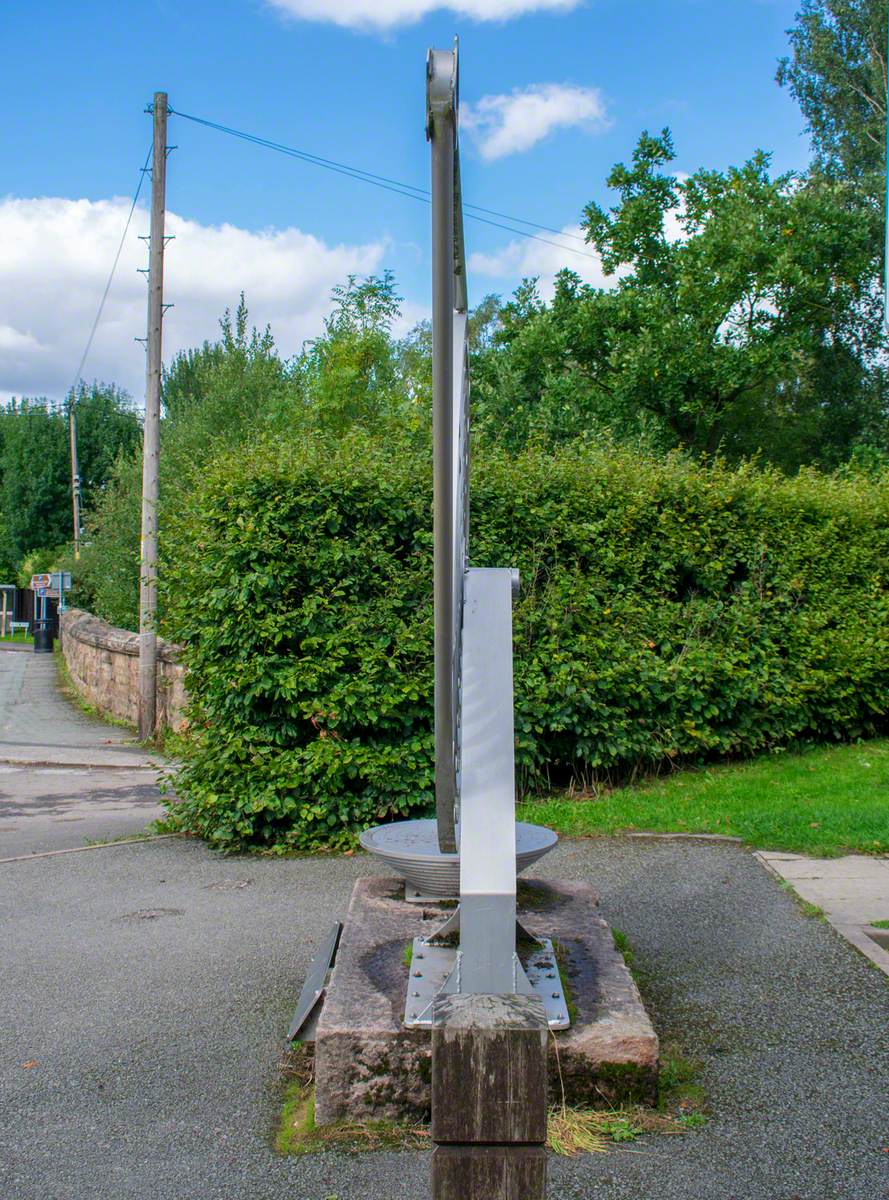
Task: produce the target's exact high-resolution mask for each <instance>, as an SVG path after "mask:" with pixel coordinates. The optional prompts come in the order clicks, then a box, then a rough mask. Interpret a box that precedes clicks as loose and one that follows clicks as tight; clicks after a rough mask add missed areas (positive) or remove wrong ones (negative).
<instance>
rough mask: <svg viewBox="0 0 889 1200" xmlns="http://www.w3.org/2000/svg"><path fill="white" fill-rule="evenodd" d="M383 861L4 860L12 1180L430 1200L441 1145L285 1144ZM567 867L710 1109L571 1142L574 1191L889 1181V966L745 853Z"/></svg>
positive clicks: (30, 1186)
mask: <svg viewBox="0 0 889 1200" xmlns="http://www.w3.org/2000/svg"><path fill="white" fill-rule="evenodd" d="M0 665H2V664H0ZM40 669H42V668H40ZM44 683H45V684H47V686H48V677H47V678H46V679H45V680H44ZM78 720H79V714H78ZM6 729H7V726H0V733H2V735H3V736H5V733H6ZM92 729H93V734H94V736H98V733H99V731H102V732H107V731H106V730H104V727H103V726H97V725H92ZM87 740H88V739H87ZM115 744H117V743H115ZM82 748H83V747H82V746H81V749H82ZM111 774H113V772H111ZM68 777H69V778H71V779H73V778H74V776H73V775H71V774H70V773H69V774H68ZM2 778H5V779H6V780H7V782H6V783H5V785H4V786H5V788H6V789H7V799H8V798H9V789H10V786H11V785H10V782H9V778H10V777H8V776H7V777H2ZM87 782H89V780H87ZM14 798H15V797H14V795H13V800H14ZM146 798H147V797H146ZM155 799H156V797H155ZM69 800H70V801H71V802H72V803H77V804H83V805H85V806H87V807H89V804H90V799H89V789H87V790H86V791H84V792H83V793H82V794H78V795H75V794H74V793H73V792H72V795H71V796H70V797H69ZM105 803H106V802H105V801H104V800H103V799H101V798H99V799H98V800H96V801H95V804H96V805H97V806H98V807H99V808H100V809H101V808H103V806H104V805H105ZM21 807H22V808H23V809H24V810H25V811H24V812H23V814H22V815H21V816H20V817H19V818H16V819H17V820H18V821H19V824H20V826H22V827H23V836H24V837H25V839H26V841H27V837H28V835H27V829H28V828H29V827H30V825H31V824H32V823H35V822H36V823H37V824H38V825H39V824H40V822H41V821H43V820H44V819H45V812H44V811H43V809H42V807H41V806H37V807H35V808H33V809H28V808H27V806H25V805H22V806H21ZM71 828H72V826H68V825H65V824H55V825H53V824H50V825H49V826H48V829H49V830H50V831H51V833H52V835H53V836H55V837H57V838H59V839H60V840H62V841H64V839H66V838H67V837H68V830H70V829H71ZM41 836H43V835H41ZM375 870H376V868H375V866H374V864H373V863H372V862H370V861H369V860H368V859H366V858H364V857H363V856H356V857H354V858H343V857H323V858H307V859H290V860H283V861H276V860H271V859H262V858H250V859H247V858H227V859H226V858H220V857H219V856H217V855H214V854H212V853H211V852H210V851H209V850H207V849H206V847H204V846H203V845H202V844H199V843H194V842H183V841H179V840H174V841H155V842H143V843H139V844H134V845H121V846H114V847H109V848H106V849H96V850H88V851H84V852H83V853H76V854H66V855H59V856H51V857H34V858H29V859H25V860H20V861H16V862H7V863H3V864H0V1111H2V1115H0V1198H2V1200H327V1198H328V1197H332V1196H335V1197H337V1198H338V1200H425V1198H427V1197H428V1195H429V1190H428V1157H427V1155H425V1154H418V1153H411V1154H365V1155H357V1156H344V1155H315V1156H310V1157H306V1158H303V1159H288V1160H282V1159H280V1158H277V1157H276V1156H275V1155H274V1154H273V1152H272V1151H271V1149H270V1142H271V1132H272V1129H273V1126H274V1123H275V1120H276V1116H277V1112H278V1109H279V1104H280V1095H281V1076H280V1071H279V1061H280V1056H281V1050H282V1045H283V1036H284V1031H285V1030H286V1027H287V1022H288V1019H289V1016H290V1013H291V1011H292V1008H293V1006H294V1003H295V999H296V996H297V993H298V991H299V987H300V985H301V983H302V980H303V977H304V975H305V971H306V968H307V966H308V964H309V961H310V958H311V955H312V952H313V951H314V949H315V947H316V946H317V944H318V942H319V941H320V939H321V937H322V935H323V933H324V931H325V930H326V928H327V927H328V924H329V922H330V921H331V920H332V919H333V918H334V917H336V916H338V915H341V914H342V913H343V912H344V911H345V907H346V903H347V900H348V896H349V892H350V889H351V886H352V883H353V881H354V879H355V878H356V877H357V876H358V875H359V874H364V873H369V872H375ZM546 871H547V872H549V873H552V874H554V875H559V876H563V877H566V878H569V879H589V880H591V881H592V882H593V883H594V885H595V886H596V887H597V888H598V889H599V890H600V892H601V896H602V907H603V911H604V914H605V916H606V917H607V918H608V919H609V920H611V921H612V923H613V924H614V925H615V926H616V927H618V928H620V929H622V930H623V931H624V932H625V933H626V934H627V936H628V937H629V939H630V941H631V943H632V945H633V946H634V948H635V950H636V955H637V962H638V965H639V968H640V970H641V972H642V976H643V987H644V991H645V994H646V998H647V1000H648V1002H649V1004H650V1006H651V1009H652V1012H653V1016H654V1019H655V1022H656V1024H657V1026H658V1029H659V1032H660V1033H661V1035H662V1037H663V1039H664V1042H665V1044H667V1045H669V1044H670V1043H671V1042H675V1043H678V1044H679V1045H680V1046H681V1047H682V1049H683V1050H684V1052H685V1053H686V1054H688V1055H690V1056H692V1057H694V1058H697V1059H698V1060H699V1061H700V1064H701V1068H700V1081H701V1083H702V1084H703V1086H704V1087H705V1088H706V1090H707V1093H708V1095H709V1098H710V1106H711V1110H712V1116H711V1120H710V1122H709V1124H708V1125H707V1126H706V1127H705V1128H704V1129H702V1130H699V1131H695V1132H693V1133H690V1134H688V1135H686V1136H682V1137H660V1138H647V1139H644V1140H643V1141H641V1142H640V1143H637V1144H635V1145H634V1146H633V1147H631V1148H630V1149H629V1150H619V1149H618V1150H615V1151H614V1152H612V1153H609V1154H607V1155H593V1156H584V1157H581V1158H578V1159H575V1160H564V1159H558V1160H553V1162H552V1166H551V1185H550V1196H551V1197H552V1200H889V1153H887V1150H889V1120H887V1117H889V1112H887V1109H889V1105H887V1096H889V1039H887V1037H886V1030H887V1028H889V981H887V979H886V978H885V976H883V975H882V974H881V973H880V972H878V971H876V970H874V969H873V968H872V967H871V965H870V964H869V963H868V962H867V961H866V960H865V959H863V958H862V957H860V956H859V955H858V954H856V953H855V952H854V951H853V950H852V949H851V948H850V947H849V946H848V945H847V944H846V943H845V942H844V941H842V940H841V939H840V938H839V937H838V936H837V935H836V933H835V932H834V930H833V929H832V928H831V927H830V926H829V925H826V924H825V923H824V922H822V921H818V920H814V919H812V918H809V917H806V916H805V915H804V914H803V913H802V912H801V911H800V908H799V905H798V904H797V903H796V901H795V900H794V898H793V897H792V896H790V895H789V894H787V893H786V892H785V891H783V890H782V889H780V888H779V887H778V885H777V883H776V882H775V880H774V879H773V878H772V877H771V876H770V875H769V874H768V873H767V872H766V871H764V870H763V869H762V867H761V866H760V864H759V863H758V862H757V861H756V860H755V858H754V857H753V855H752V854H750V853H748V852H746V851H745V850H744V849H742V848H741V847H738V846H733V845H725V844H701V843H685V842H672V841H654V840H653V841H642V840H632V839H627V840H619V839H614V840H594V841H578V842H570V843H566V844H563V845H562V846H560V847H559V848H558V849H557V850H556V851H555V852H554V854H553V855H552V856H550V858H548V859H547V860H546Z"/></svg>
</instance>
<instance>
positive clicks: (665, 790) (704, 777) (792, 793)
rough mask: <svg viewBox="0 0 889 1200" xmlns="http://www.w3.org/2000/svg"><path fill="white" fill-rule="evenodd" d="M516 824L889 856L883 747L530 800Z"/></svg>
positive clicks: (834, 750)
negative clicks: (718, 837) (715, 836)
mask: <svg viewBox="0 0 889 1200" xmlns="http://www.w3.org/2000/svg"><path fill="white" fill-rule="evenodd" d="M519 819H520V820H523V821H536V822H538V823H539V824H541V825H549V826H550V827H551V828H552V829H556V830H557V831H558V832H559V833H562V834H565V835H566V836H568V837H583V836H595V835H597V834H602V835H608V834H615V833H620V832H622V831H633V830H650V831H653V832H658V833H723V834H730V835H733V836H735V837H740V838H743V839H744V841H745V842H747V843H748V844H749V845H751V846H756V847H758V848H761V849H768V850H789V851H792V852H795V853H798V854H814V855H819V856H833V855H837V854H843V853H846V852H857V853H859V854H889V740H887V739H880V740H874V741H871V742H862V743H859V744H856V745H853V746H829V747H824V748H820V749H815V750H808V751H805V752H797V751H789V750H788V751H783V752H782V753H780V754H769V755H764V756H763V757H761V758H757V759H754V760H753V761H752V762H749V763H743V764H741V765H738V766H720V767H708V768H701V769H700V770H689V771H677V772H676V773H675V774H673V775H670V776H667V777H665V778H662V779H658V780H652V781H650V782H646V783H642V784H637V785H634V786H632V787H625V788H616V789H614V790H612V791H602V792H600V793H597V794H594V795H591V794H581V795H574V796H571V795H567V794H565V793H561V794H558V795H552V796H548V797H546V798H545V799H542V800H526V801H525V802H523V803H522V804H521V805H520V806H519Z"/></svg>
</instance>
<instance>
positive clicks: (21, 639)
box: [0, 633, 34, 646]
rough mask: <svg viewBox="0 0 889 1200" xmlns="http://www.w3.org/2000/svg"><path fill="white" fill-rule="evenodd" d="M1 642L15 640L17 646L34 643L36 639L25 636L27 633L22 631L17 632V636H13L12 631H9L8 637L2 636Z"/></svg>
mask: <svg viewBox="0 0 889 1200" xmlns="http://www.w3.org/2000/svg"><path fill="white" fill-rule="evenodd" d="M0 642H14V643H15V644H16V645H17V646H33V645H34V639H33V638H32V637H25V635H24V634H21V633H17V634H16V635H15V637H13V636H12V634H11V633H8V634H7V635H6V637H0Z"/></svg>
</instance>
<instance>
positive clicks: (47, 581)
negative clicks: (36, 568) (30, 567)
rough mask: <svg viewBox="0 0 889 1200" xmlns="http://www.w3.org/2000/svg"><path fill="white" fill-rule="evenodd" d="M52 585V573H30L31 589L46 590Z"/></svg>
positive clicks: (34, 590) (36, 590) (35, 590)
mask: <svg viewBox="0 0 889 1200" xmlns="http://www.w3.org/2000/svg"><path fill="white" fill-rule="evenodd" d="M51 587H52V575H32V576H31V591H32V592H42V591H48V590H49V588H51Z"/></svg>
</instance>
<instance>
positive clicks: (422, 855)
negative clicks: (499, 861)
mask: <svg viewBox="0 0 889 1200" xmlns="http://www.w3.org/2000/svg"><path fill="white" fill-rule="evenodd" d="M515 836H516V873H519V872H521V871H524V870H525V868H526V867H530V865H531V863H534V862H537V860H538V858H542V857H543V855H544V854H546V853H547V851H549V850H552V848H553V846H555V844H556V842H557V841H558V840H559V837H558V834H556V833H553V831H552V830H551V829H546V828H545V827H544V826H543V825H528V824H527V823H526V822H524V821H516V827H515ZM358 840H359V841H360V842H361V845H362V846H363V847H364V849H365V850H367V851H368V853H369V854H373V855H374V856H375V857H376V858H378V859H380V861H381V862H384V863H385V864H386V866H387V867H391V869H392V870H393V871H396V872H397V873H398V874H399V875H402V876H403V877H404V878H405V879H406V880H407V881H408V883H410V884H412V885H413V886H414V887H415V888H416V889H417V891H419V892H422V893H423V894H424V895H429V896H458V895H459V894H460V855H459V854H442V852H441V851H440V850H439V848H438V826H437V823H436V822H435V821H434V820H432V819H427V820H420V821H395V822H394V823H393V824H391V825H375V826H374V827H373V828H372V829H366V830H365V831H364V833H362V834H361V836H360V838H359V839H358Z"/></svg>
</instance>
